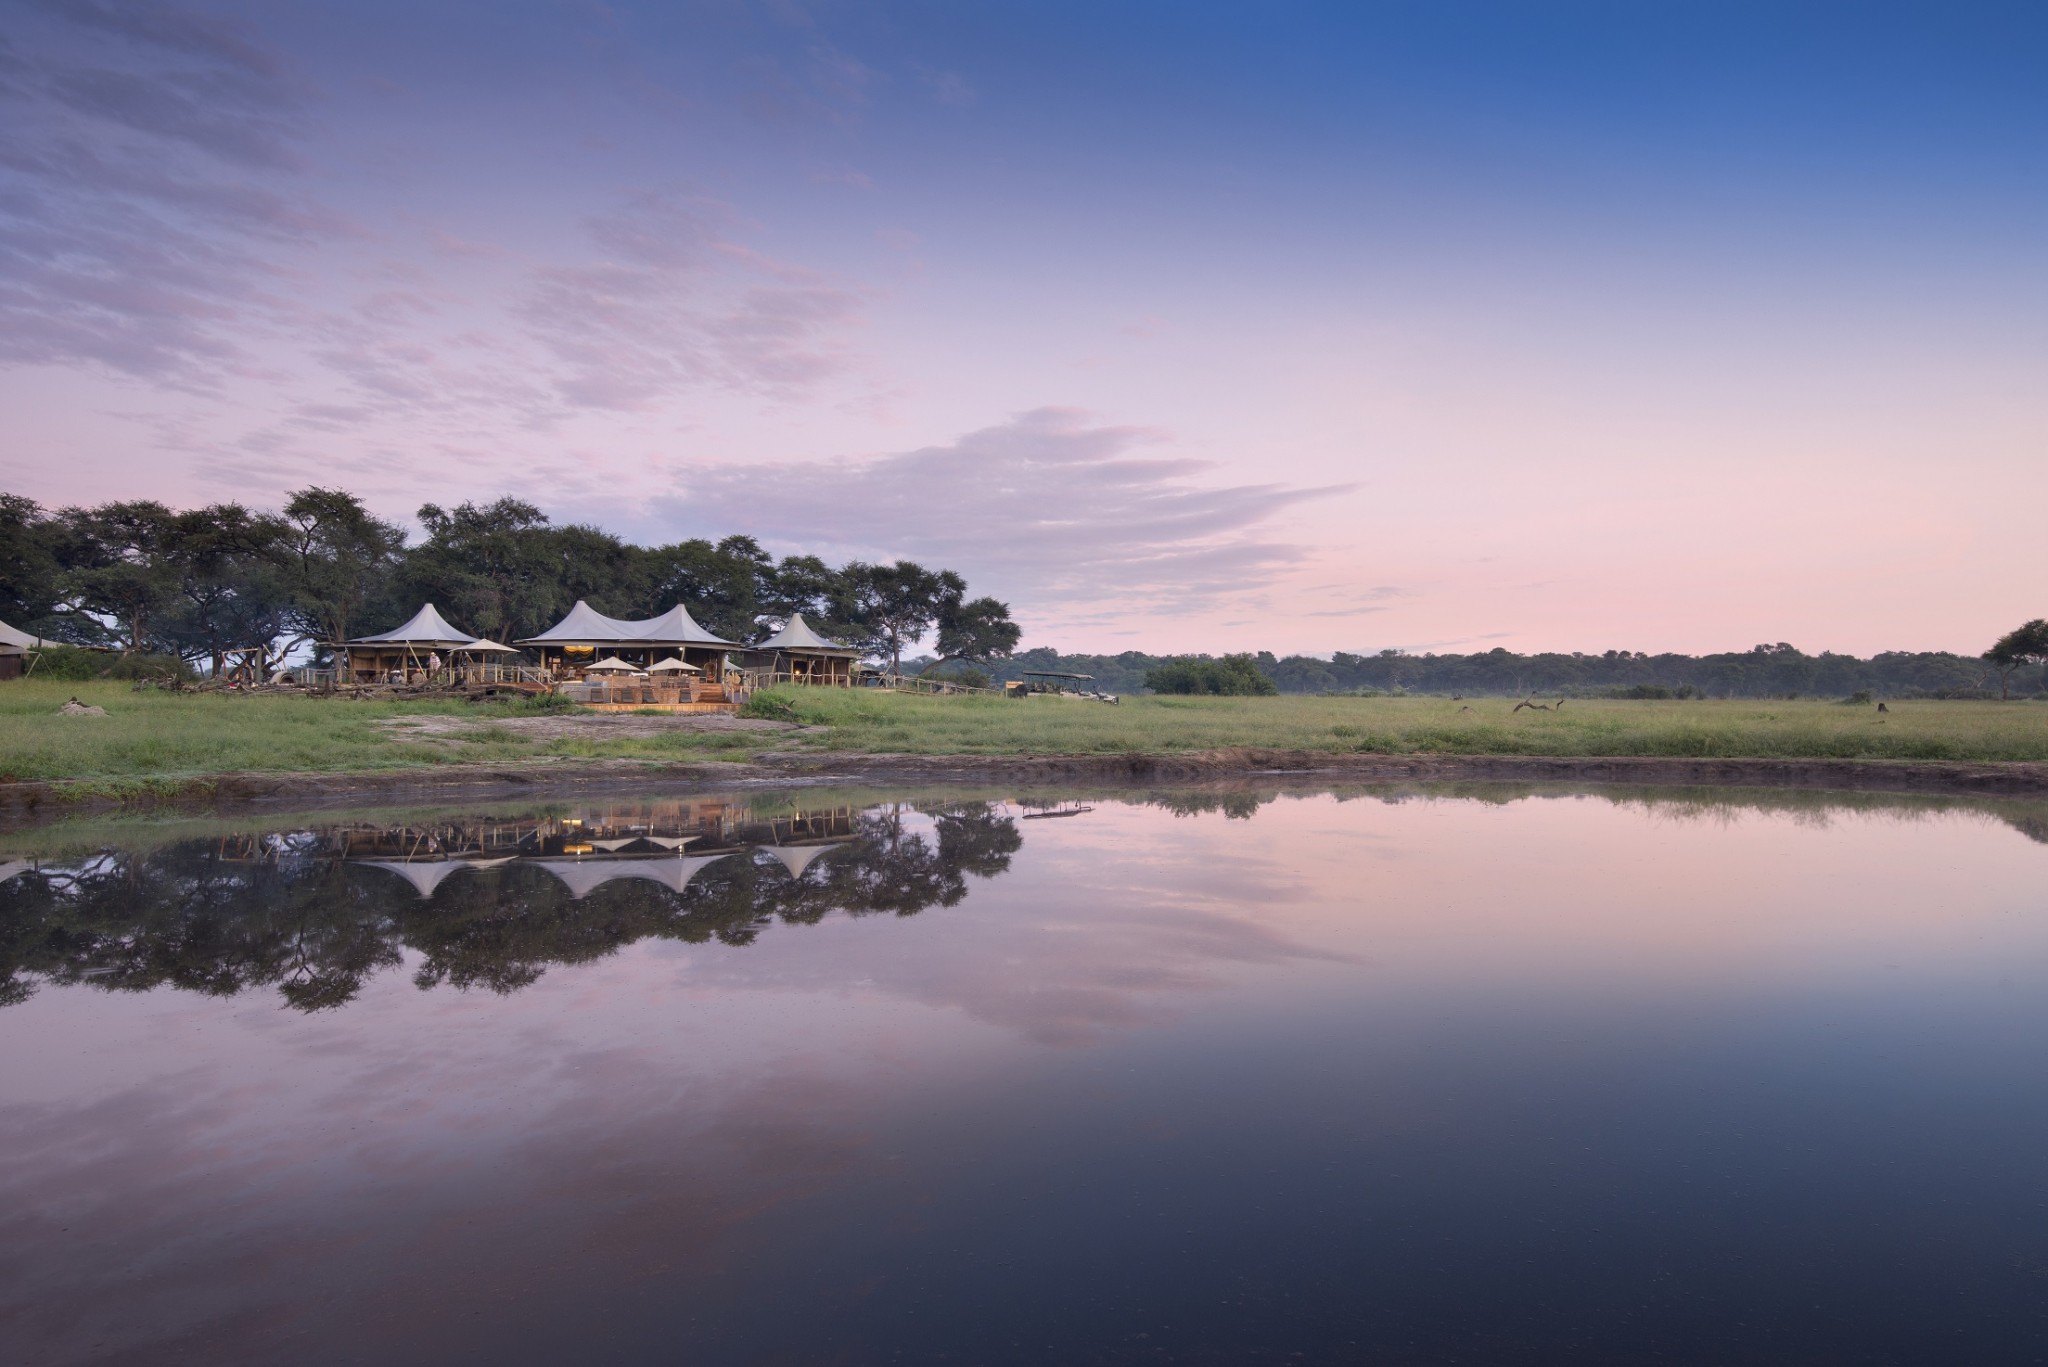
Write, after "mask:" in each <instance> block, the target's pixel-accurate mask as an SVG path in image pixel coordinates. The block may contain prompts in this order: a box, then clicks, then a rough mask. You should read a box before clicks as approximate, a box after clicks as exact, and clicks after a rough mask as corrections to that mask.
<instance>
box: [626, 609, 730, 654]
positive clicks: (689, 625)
mask: <svg viewBox="0 0 2048 1367" xmlns="http://www.w3.org/2000/svg"><path fill="white" fill-rule="evenodd" d="M619 625H620V626H622V627H626V628H628V629H629V630H630V631H631V633H632V635H631V636H630V637H629V638H628V639H630V640H635V641H660V642H664V643H666V642H669V641H688V642H690V643H691V644H693V645H707V646H730V645H738V644H739V642H737V641H728V640H726V639H725V638H724V637H723V636H713V635H712V634H711V633H710V632H708V631H706V630H705V629H704V628H703V627H700V626H698V625H697V619H696V618H694V617H692V616H691V615H690V610H689V609H688V608H686V607H684V606H683V605H682V604H681V603H678V604H676V605H675V606H674V607H672V608H670V609H669V610H668V611H667V612H664V613H662V614H661V616H659V617H647V618H643V619H641V620H640V621H637V622H620V623H619Z"/></svg>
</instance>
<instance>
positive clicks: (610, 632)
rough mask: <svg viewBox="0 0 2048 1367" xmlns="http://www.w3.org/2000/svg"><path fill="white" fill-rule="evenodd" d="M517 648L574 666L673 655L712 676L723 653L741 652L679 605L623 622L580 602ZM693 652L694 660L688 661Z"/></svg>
mask: <svg viewBox="0 0 2048 1367" xmlns="http://www.w3.org/2000/svg"><path fill="white" fill-rule="evenodd" d="M519 644H520V645H522V646H531V647H533V648H534V649H536V650H538V651H540V652H541V657H542V659H543V660H545V659H546V658H547V657H548V654H549V653H550V652H554V653H557V654H558V655H559V656H560V657H561V658H563V659H564V660H565V661H572V662H573V660H574V659H575V658H576V657H578V656H583V655H591V654H595V653H596V652H598V651H604V652H606V653H607V654H610V655H613V656H622V657H625V658H629V659H633V660H638V661H641V662H642V663H643V664H647V663H652V661H653V660H654V658H655V657H656V656H658V655H675V656H678V657H679V658H681V659H682V660H683V662H684V663H685V664H695V665H697V666H699V667H700V668H708V669H710V670H711V671H713V672H714V673H716V672H722V671H723V670H724V667H725V652H727V651H728V650H738V649H739V648H740V646H739V644H738V643H737V642H734V641H728V640H726V639H725V638H724V637H723V636H714V635H713V634H712V633H710V632H709V631H706V630H705V629H704V628H703V627H702V626H700V625H699V624H698V622H697V619H696V618H694V617H692V616H690V610H689V609H688V608H686V607H684V606H683V605H682V604H681V603H678V604H676V605H675V606H674V607H672V608H670V609H669V610H668V611H667V612H664V613H662V614H661V615H660V616H658V617H640V618H622V617H607V616H605V614H603V613H601V612H599V611H598V610H597V609H596V608H593V607H591V606H590V604H588V603H586V602H584V601H583V600H581V599H578V600H577V602H576V606H575V607H572V608H570V609H569V612H568V615H566V616H565V617H563V618H562V620H561V621H559V622H557V623H555V624H554V625H553V626H551V627H549V628H548V629H547V630H546V631H543V632H541V633H540V634H539V635H538V636H528V637H526V638H525V639H523V640H521V641H520V642H519ZM693 653H694V654H695V655H696V656H697V658H696V659H695V660H692V659H690V658H689V657H690V656H691V655H692V654H693Z"/></svg>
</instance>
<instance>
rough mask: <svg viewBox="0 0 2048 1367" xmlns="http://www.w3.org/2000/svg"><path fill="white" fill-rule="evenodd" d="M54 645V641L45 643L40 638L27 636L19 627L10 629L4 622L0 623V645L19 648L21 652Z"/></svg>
mask: <svg viewBox="0 0 2048 1367" xmlns="http://www.w3.org/2000/svg"><path fill="white" fill-rule="evenodd" d="M56 644H57V642H55V641H45V640H44V639H43V638H42V637H40V636H31V635H29V634H28V633H27V632H25V631H23V630H21V629H20V628H19V627H11V626H8V625H7V623H5V622H0V645H7V646H19V647H20V648H21V649H23V650H40V649H42V648H43V647H44V646H53V645H56Z"/></svg>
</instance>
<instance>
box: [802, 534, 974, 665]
mask: <svg viewBox="0 0 2048 1367" xmlns="http://www.w3.org/2000/svg"><path fill="white" fill-rule="evenodd" d="M840 581H841V582H840V591H839V594H838V602H837V603H835V605H834V607H835V611H834V616H836V617H838V618H839V619H840V620H841V621H843V622H845V623H847V624H848V625H850V626H851V627H852V628H853V629H854V632H855V633H856V635H857V636H858V637H859V638H860V645H861V646H862V648H863V649H865V650H867V651H869V652H870V653H871V654H875V655H883V656H887V657H888V660H889V672H890V673H891V674H896V675H900V674H901V673H902V672H903V647H904V646H906V645H909V644H911V643H913V642H915V641H916V640H917V639H918V638H919V637H921V636H923V635H924V634H925V633H926V632H927V631H930V630H931V629H932V627H933V626H934V625H935V624H936V623H937V622H938V620H939V614H940V613H941V612H942V611H944V610H945V608H946V606H947V605H948V603H957V602H958V601H959V600H960V599H961V598H962V597H963V596H964V595H965V594H966V592H967V581H966V580H964V579H962V578H961V577H960V576H959V575H957V574H955V573H953V572H952V571H951V570H938V571H933V570H928V569H926V568H925V567H924V566H922V565H920V564H918V563H916V562H915V561H912V560H899V561H897V562H896V563H895V564H893V565H870V564H866V563H865V562H862V561H858V560H856V561H854V562H853V563H852V564H850V565H848V566H847V567H846V568H845V570H844V571H842V572H841V575H840Z"/></svg>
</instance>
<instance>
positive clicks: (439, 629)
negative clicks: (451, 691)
mask: <svg viewBox="0 0 2048 1367" xmlns="http://www.w3.org/2000/svg"><path fill="white" fill-rule="evenodd" d="M478 639H479V638H478V637H475V636H472V635H470V634H469V633H468V632H466V631H457V630H456V629H455V628H454V627H451V626H449V625H448V621H447V619H446V618H444V617H442V616H441V614H440V612H439V611H438V610H437V609H436V608H435V607H434V605H433V604H432V603H427V604H424V605H422V606H421V608H420V610H419V611H418V612H415V613H414V614H413V615H412V620H411V621H410V622H407V623H406V624H405V625H404V626H402V627H396V628H394V629H393V630H390V631H380V632H378V633H377V634H376V635H375V636H358V637H356V638H355V639H354V640H353V641H350V642H349V643H348V644H350V645H352V646H440V647H442V648H444V649H448V650H453V649H454V648H455V647H457V646H466V645H472V644H474V643H475V642H476V641H477V640H478Z"/></svg>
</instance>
